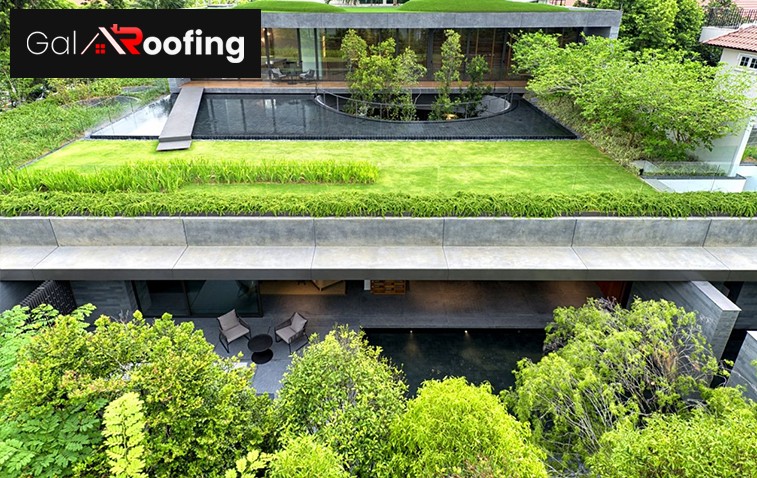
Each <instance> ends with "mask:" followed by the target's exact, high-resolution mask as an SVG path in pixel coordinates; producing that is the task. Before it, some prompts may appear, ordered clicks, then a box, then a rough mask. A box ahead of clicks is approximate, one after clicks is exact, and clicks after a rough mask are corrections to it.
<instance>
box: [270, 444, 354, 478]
mask: <svg viewBox="0 0 757 478" xmlns="http://www.w3.org/2000/svg"><path fill="white" fill-rule="evenodd" d="M342 461H343V460H342V458H341V457H340V456H339V455H338V454H337V453H336V452H334V451H333V450H332V449H331V448H329V447H328V446H326V445H322V444H321V443H318V442H317V441H316V440H315V438H313V436H311V435H302V436H299V437H296V438H293V439H291V440H290V441H289V442H288V443H287V445H286V448H284V449H283V450H281V451H279V452H278V453H276V455H274V457H273V460H272V461H271V467H270V470H269V471H268V475H266V476H268V477H269V478H312V477H316V476H317V477H318V478H346V477H348V476H350V475H349V473H347V472H346V471H345V469H344V465H343V464H342Z"/></svg>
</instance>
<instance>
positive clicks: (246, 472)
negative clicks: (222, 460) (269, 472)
mask: <svg viewBox="0 0 757 478" xmlns="http://www.w3.org/2000/svg"><path fill="white" fill-rule="evenodd" d="M269 459H270V457H269V456H268V455H266V454H265V453H261V452H260V451H259V450H251V451H249V452H247V454H246V455H245V456H243V457H241V458H239V459H238V460H237V461H236V463H235V467H234V468H233V469H230V470H226V473H224V475H223V477H224V478H256V477H258V476H260V471H261V470H264V469H265V467H266V464H267V463H268V461H269Z"/></svg>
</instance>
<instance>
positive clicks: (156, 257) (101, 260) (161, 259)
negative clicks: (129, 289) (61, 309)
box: [33, 246, 185, 280]
mask: <svg viewBox="0 0 757 478" xmlns="http://www.w3.org/2000/svg"><path fill="white" fill-rule="evenodd" d="M184 249H185V248H184V247H182V246H163V247H159V246H87V247H59V248H57V249H56V250H55V251H53V252H52V253H51V254H50V255H48V256H47V257H46V258H45V259H44V260H42V261H41V262H40V263H39V264H37V266H36V267H34V271H33V272H34V278H35V279H39V280H46V279H66V280H118V279H156V280H157V279H171V269H173V266H174V264H176V261H178V260H179V257H181V255H182V253H183V252H184Z"/></svg>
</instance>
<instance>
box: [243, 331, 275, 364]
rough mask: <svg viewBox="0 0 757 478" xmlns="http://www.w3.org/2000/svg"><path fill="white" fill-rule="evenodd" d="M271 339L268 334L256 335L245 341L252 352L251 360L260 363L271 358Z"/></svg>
mask: <svg viewBox="0 0 757 478" xmlns="http://www.w3.org/2000/svg"><path fill="white" fill-rule="evenodd" d="M271 345H273V339H272V338H271V336H270V335H268V334H260V335H256V336H254V337H253V338H251V339H250V340H249V341H247V348H248V349H250V351H251V352H252V361H253V362H255V363H257V364H261V363H266V362H268V361H270V360H271V359H272V358H273V350H271Z"/></svg>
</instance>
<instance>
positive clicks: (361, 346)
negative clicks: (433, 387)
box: [275, 326, 407, 477]
mask: <svg viewBox="0 0 757 478" xmlns="http://www.w3.org/2000/svg"><path fill="white" fill-rule="evenodd" d="M380 352H381V350H380V349H379V348H377V347H372V346H370V345H368V342H367V340H366V339H365V337H364V334H363V333H362V332H355V331H353V330H350V329H349V328H348V327H346V326H341V327H338V328H336V329H334V330H332V331H331V332H329V333H328V334H327V335H326V337H324V338H323V340H320V341H319V340H318V339H317V338H313V339H311V345H310V346H309V347H308V348H307V349H305V351H304V353H303V354H302V356H299V355H295V356H294V357H293V358H292V364H291V365H290V367H289V369H288V370H287V372H286V374H285V375H284V378H283V379H282V381H281V383H282V386H281V390H280V391H279V397H278V399H277V400H276V403H275V405H276V415H277V420H276V422H277V423H278V424H279V431H280V435H281V436H282V439H283V440H284V441H287V440H289V439H291V438H293V437H297V436H300V435H305V434H308V435H312V436H313V437H314V438H315V440H316V441H317V442H318V443H320V444H321V445H323V446H326V447H329V448H330V449H332V450H334V452H336V453H338V454H339V455H340V456H341V457H343V459H344V461H345V465H346V467H347V469H348V471H349V472H350V473H351V474H352V475H356V476H364V477H369V476H370V477H372V476H375V467H376V466H377V465H378V464H379V463H380V462H381V461H382V460H383V457H384V449H385V442H386V440H387V439H388V437H389V424H390V423H391V421H392V419H394V417H395V416H397V415H398V414H399V413H400V412H401V411H402V409H403V407H404V403H405V400H404V396H405V392H406V391H407V385H406V384H405V382H404V380H403V377H402V375H401V373H400V371H399V370H398V369H396V368H395V367H393V366H392V365H390V364H389V362H388V361H387V360H386V359H385V358H383V357H381V355H380ZM282 466H283V465H282Z"/></svg>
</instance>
